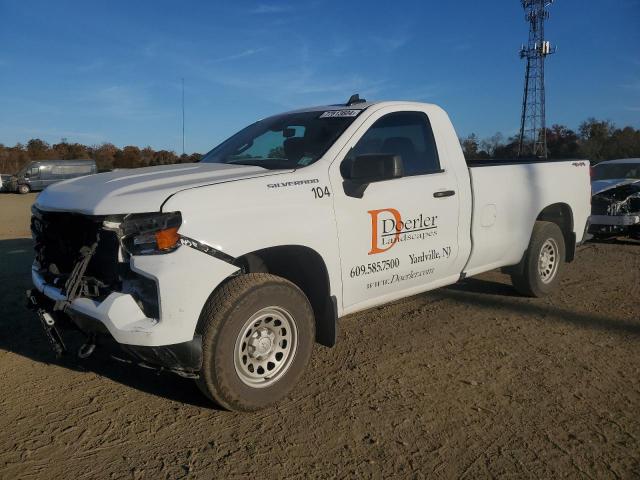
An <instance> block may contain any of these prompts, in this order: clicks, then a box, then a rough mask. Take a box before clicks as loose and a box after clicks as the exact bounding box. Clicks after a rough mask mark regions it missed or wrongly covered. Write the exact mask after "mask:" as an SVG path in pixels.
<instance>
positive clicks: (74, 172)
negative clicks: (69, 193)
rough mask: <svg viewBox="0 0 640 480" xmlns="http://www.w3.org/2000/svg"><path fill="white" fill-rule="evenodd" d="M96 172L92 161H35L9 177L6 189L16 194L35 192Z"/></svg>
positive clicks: (94, 163)
mask: <svg viewBox="0 0 640 480" xmlns="http://www.w3.org/2000/svg"><path fill="white" fill-rule="evenodd" d="M97 171H98V169H97V167H96V162H95V161H93V160H37V161H33V162H30V163H28V164H27V165H25V166H24V167H22V169H20V171H19V172H18V173H16V174H15V175H13V176H11V178H10V179H9V181H8V183H7V185H8V186H7V187H6V189H7V190H9V191H11V192H18V193H29V192H37V191H40V190H44V189H45V188H46V187H48V186H49V185H52V184H54V183H56V182H60V181H62V180H69V179H71V178H76V177H84V176H86V175H91V174H94V173H97Z"/></svg>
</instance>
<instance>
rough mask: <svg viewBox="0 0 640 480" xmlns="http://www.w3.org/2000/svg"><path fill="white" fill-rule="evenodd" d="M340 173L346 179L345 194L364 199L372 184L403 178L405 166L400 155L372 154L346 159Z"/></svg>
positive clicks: (344, 183)
mask: <svg viewBox="0 0 640 480" xmlns="http://www.w3.org/2000/svg"><path fill="white" fill-rule="evenodd" d="M340 173H341V174H342V177H343V178H344V179H345V181H344V182H343V186H344V189H345V193H346V194H347V195H348V196H350V197H355V198H362V195H363V194H364V191H365V190H366V188H367V187H368V186H369V184H370V183H374V182H382V181H384V180H392V179H394V178H401V177H403V176H404V166H403V163H402V157H401V156H400V155H393V154H387V153H370V154H366V155H358V156H357V157H355V158H347V159H345V160H344V161H343V162H342V163H341V164H340Z"/></svg>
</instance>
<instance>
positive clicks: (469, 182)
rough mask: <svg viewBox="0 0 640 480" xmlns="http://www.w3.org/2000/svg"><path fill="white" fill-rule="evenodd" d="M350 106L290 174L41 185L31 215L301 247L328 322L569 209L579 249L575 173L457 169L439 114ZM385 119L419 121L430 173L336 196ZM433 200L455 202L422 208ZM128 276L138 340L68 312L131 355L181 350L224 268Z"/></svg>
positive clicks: (481, 261)
mask: <svg viewBox="0 0 640 480" xmlns="http://www.w3.org/2000/svg"><path fill="white" fill-rule="evenodd" d="M352 108H353V107H352ZM336 109H337V108H336V107H326V106H325V107H317V108H316V109H312V111H316V110H317V111H318V115H321V114H322V113H323V112H327V111H334V110H336ZM360 109H363V111H362V112H361V113H360V114H359V115H358V116H357V117H356V118H355V120H354V121H353V123H351V125H349V126H348V127H347V128H346V130H345V131H344V132H343V133H342V135H340V136H339V138H338V139H337V140H336V141H335V142H334V143H333V145H332V146H331V147H330V148H329V149H328V150H327V151H326V153H325V154H324V155H323V156H322V157H321V158H320V159H319V160H317V161H316V162H315V163H312V164H311V165H308V166H306V167H304V168H298V169H296V170H266V169H263V168H260V167H253V166H232V165H220V164H196V165H175V166H169V167H166V166H163V167H149V168H144V169H138V170H129V171H123V172H114V173H108V174H99V175H93V176H91V177H86V178H80V179H76V180H73V181H70V182H62V183H59V184H57V185H55V186H54V187H50V188H49V189H47V190H46V191H45V192H44V193H43V194H41V195H40V197H39V198H38V201H37V207H38V208H40V209H42V210H45V211H74V212H78V213H83V214H86V215H110V214H122V213H136V212H154V211H155V212H158V211H160V210H161V211H163V212H174V211H178V212H181V215H182V224H181V226H180V229H179V233H180V234H181V235H183V236H185V237H188V238H191V239H194V240H196V241H198V242H204V243H205V244H207V245H209V246H211V247H213V248H215V249H217V250H218V251H220V252H223V253H224V254H226V255H229V256H231V257H235V258H237V257H240V256H242V255H245V254H248V253H250V252H254V251H257V250H261V249H265V248H271V247H276V246H287V245H297V246H304V247H308V248H310V249H312V250H313V251H315V252H317V253H318V254H319V255H320V256H321V258H322V259H323V261H324V263H325V265H326V268H327V272H328V276H329V282H330V295H334V296H335V297H336V299H337V307H338V315H339V316H342V315H345V314H348V313H352V312H356V311H359V310H362V309H366V308H369V307H371V306H375V305H379V304H382V303H386V302H389V301H392V300H396V299H399V298H402V297H406V296H409V295H413V294H416V293H419V292H423V291H427V290H431V289H434V288H437V287H440V286H443V285H447V284H452V283H455V282H456V281H457V280H458V279H459V278H460V276H461V274H463V273H464V274H466V275H476V274H478V273H481V272H484V271H487V270H491V269H494V268H498V267H502V266H508V265H514V264H517V263H518V262H519V261H520V260H521V258H522V255H523V253H524V252H525V250H526V249H527V245H528V243H529V239H530V237H531V233H532V230H533V226H534V223H535V221H536V218H537V217H538V215H539V214H540V212H541V211H542V210H543V209H544V208H546V207H548V206H550V205H554V204H558V203H560V204H565V205H567V206H568V207H569V208H570V209H571V212H572V215H573V233H574V234H575V238H576V240H577V241H578V242H580V241H581V240H582V237H583V233H584V231H585V225H586V222H587V218H588V215H589V210H590V186H589V165H588V162H580V161H578V162H576V161H566V162H543V163H521V164H520V163H515V164H507V165H503V166H487V167H472V168H468V166H467V163H466V162H465V159H464V156H463V153H462V150H461V148H460V144H459V141H458V137H457V135H456V132H455V130H454V128H453V125H452V124H451V121H450V120H449V117H448V116H447V114H446V113H445V112H444V110H442V109H441V108H440V107H437V106H435V105H429V104H423V103H413V102H382V103H375V104H367V105H366V108H365V107H360ZM394 112H421V113H423V114H425V115H426V116H427V118H428V120H429V123H430V125H431V128H432V130H433V137H434V139H435V144H436V147H437V153H438V157H439V161H440V167H441V168H440V170H439V171H437V172H433V173H429V174H423V175H414V176H405V177H402V178H396V179H393V180H388V181H383V182H376V183H371V184H370V185H369V186H368V187H367V189H366V191H365V192H364V195H363V196H362V198H354V197H353V196H349V195H347V194H346V192H345V189H344V188H343V181H344V179H343V177H342V175H341V173H340V164H341V163H342V161H343V160H344V158H345V157H346V156H347V154H348V153H349V151H350V150H351V149H352V148H353V147H354V146H355V145H356V144H357V143H358V141H359V140H360V139H361V138H362V136H363V135H364V134H365V133H366V132H367V131H368V130H369V128H370V127H371V126H372V125H373V124H374V123H375V122H376V121H377V120H379V119H380V118H382V117H384V116H385V115H388V114H390V113H394ZM315 189H320V190H315ZM319 191H321V192H322V195H320V196H319V194H318V192H319ZM446 192H455V193H454V194H453V195H449V196H441V197H434V194H445V193H446ZM326 193H328V195H327V194H326ZM486 212H489V213H488V214H487V213H486ZM184 250H187V251H188V252H189V254H188V255H185V252H184ZM132 266H133V268H134V269H135V271H137V272H139V273H141V274H143V275H145V276H148V277H149V278H152V279H154V280H156V282H157V283H158V292H159V298H160V312H161V313H160V318H159V319H154V320H155V321H154V322H153V323H149V322H147V323H144V322H142V323H139V325H144V326H145V328H146V329H147V330H145V332H146V334H141V333H140V332H139V331H136V332H134V331H132V330H131V326H130V325H129V326H127V324H126V322H124V321H121V320H120V319H117V318H113V316H112V315H113V314H114V312H109V311H108V310H105V308H102V309H101V306H100V305H95V306H94V308H95V311H94V312H93V313H92V311H91V308H90V307H91V306H90V305H89V304H87V303H86V302H85V303H84V304H83V305H82V306H83V313H84V314H86V315H89V316H93V317H94V318H97V319H98V320H100V321H103V322H104V323H105V324H106V325H107V327H108V328H109V330H110V332H111V333H112V335H113V336H114V337H115V338H116V340H117V341H119V342H120V343H129V344H135V345H168V344H175V343H179V342H183V341H187V340H190V339H192V338H193V336H194V332H195V328H196V324H197V322H198V318H199V315H200V312H201V310H202V308H203V306H204V304H205V302H206V300H207V298H208V296H209V294H210V293H211V292H212V291H214V290H215V289H216V288H217V286H218V285H219V284H220V283H222V282H223V281H224V280H225V279H226V278H228V277H229V275H231V274H233V273H236V272H237V270H238V268H237V267H235V266H233V265H231V264H229V263H227V262H224V261H222V260H220V259H217V258H213V257H211V256H209V255H206V254H205V253H202V252H198V251H196V250H193V249H190V248H189V247H186V246H182V247H180V248H178V250H177V251H175V252H173V253H169V254H166V255H158V256H154V255H150V256H145V257H135V256H134V257H133V258H132ZM36 280H37V279H35V278H34V281H35V282H36V284H37V283H38V282H37V281H36ZM39 289H41V290H42V291H45V292H46V291H47V289H46V286H42V288H39ZM119 314H120V315H122V313H121V312H120V313H119ZM134 314H135V315H134ZM132 315H133V316H132V317H131V318H138V317H139V312H132ZM136 315H137V316H136ZM137 321H139V319H138V320H137Z"/></svg>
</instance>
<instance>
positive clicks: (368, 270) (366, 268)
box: [350, 258, 400, 278]
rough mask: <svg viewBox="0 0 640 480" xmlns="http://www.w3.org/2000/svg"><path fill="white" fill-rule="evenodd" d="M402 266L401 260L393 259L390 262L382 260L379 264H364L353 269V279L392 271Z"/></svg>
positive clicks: (351, 274)
mask: <svg viewBox="0 0 640 480" xmlns="http://www.w3.org/2000/svg"><path fill="white" fill-rule="evenodd" d="M399 266H400V259H399V258H391V259H389V260H380V261H378V262H372V263H364V264H362V265H356V266H355V267H352V268H351V273H350V276H351V278H357V277H360V276H362V275H370V274H372V273H378V272H384V271H386V270H392V269H394V268H398V267H399Z"/></svg>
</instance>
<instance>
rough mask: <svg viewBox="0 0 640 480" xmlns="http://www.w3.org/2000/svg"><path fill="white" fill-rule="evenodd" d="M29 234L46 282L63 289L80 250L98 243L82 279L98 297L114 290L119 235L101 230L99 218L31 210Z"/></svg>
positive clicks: (116, 274) (78, 257) (117, 277)
mask: <svg viewBox="0 0 640 480" xmlns="http://www.w3.org/2000/svg"><path fill="white" fill-rule="evenodd" d="M31 232H32V235H33V239H34V242H35V251H36V261H37V262H38V264H39V266H40V271H41V274H42V275H43V276H44V278H45V281H46V282H47V283H52V284H54V285H58V286H63V285H64V282H65V281H66V279H67V278H68V277H69V274H70V273H71V272H72V270H73V268H74V266H75V264H76V262H78V260H79V259H80V257H81V254H80V250H81V249H82V247H91V246H92V245H93V244H94V243H95V242H96V241H97V242H98V245H97V248H96V251H95V254H94V255H93V257H92V259H91V261H90V262H89V265H88V266H87V270H86V272H85V278H86V280H87V281H88V282H91V283H92V284H93V285H94V286H95V289H94V291H96V292H97V293H98V295H100V294H101V293H102V291H104V293H106V292H107V290H112V289H113V288H115V287H117V284H118V281H119V280H118V279H119V276H118V248H119V241H118V236H117V234H116V233H115V232H112V231H109V230H104V229H103V228H102V218H99V217H91V216H87V215H79V214H75V213H66V212H64V213H58V212H42V211H39V210H35V209H34V215H33V217H32V218H31Z"/></svg>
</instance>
